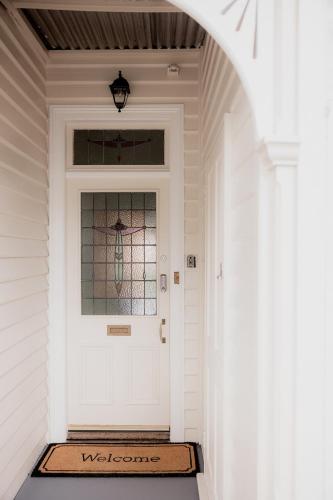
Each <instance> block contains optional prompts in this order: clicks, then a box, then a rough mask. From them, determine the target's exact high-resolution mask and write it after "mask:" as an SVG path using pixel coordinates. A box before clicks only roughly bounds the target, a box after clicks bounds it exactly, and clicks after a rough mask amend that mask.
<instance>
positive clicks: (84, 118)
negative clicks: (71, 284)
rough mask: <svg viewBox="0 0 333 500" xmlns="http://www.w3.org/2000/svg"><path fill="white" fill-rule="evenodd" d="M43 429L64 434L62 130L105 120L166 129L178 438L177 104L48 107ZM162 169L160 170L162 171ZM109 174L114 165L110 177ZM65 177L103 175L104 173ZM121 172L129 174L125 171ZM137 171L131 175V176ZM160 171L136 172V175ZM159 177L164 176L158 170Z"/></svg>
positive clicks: (176, 434) (180, 213) (180, 250)
mask: <svg viewBox="0 0 333 500" xmlns="http://www.w3.org/2000/svg"><path fill="white" fill-rule="evenodd" d="M49 118H50V122H49V363H48V369H49V372H48V385H49V427H48V441H49V442H57V441H58V442H59V441H64V440H66V435H67V424H68V422H67V401H66V400H67V373H66V365H67V332H66V237H65V232H66V176H67V170H66V161H67V157H68V154H67V150H66V143H67V136H68V133H67V131H68V129H69V128H70V127H71V126H72V125H73V122H75V123H80V122H81V123H82V122H86V123H89V122H94V123H96V122H108V126H111V127H112V126H114V127H126V126H129V127H130V126H131V123H132V125H133V123H138V122H140V124H141V126H144V127H147V128H149V127H151V128H156V127H157V126H158V127H161V128H163V129H165V131H166V142H165V143H166V148H167V150H166V159H167V165H168V167H169V170H168V171H169V179H170V184H169V200H170V202H169V221H170V228H172V236H173V238H172V240H173V244H172V246H171V247H170V269H171V270H172V272H173V271H178V272H179V273H180V284H179V285H178V284H174V283H173V280H171V272H170V279H169V290H170V343H169V349H170V351H169V352H170V439H171V440H172V441H174V442H177V441H178V442H181V441H184V277H185V273H184V260H185V259H184V110H183V105H182V104H161V105H144V106H139V105H133V106H127V107H126V110H124V111H123V112H122V113H118V112H117V110H116V109H115V108H114V107H113V106H105V105H101V106H95V105H92V106H90V105H83V106H79V105H68V106H67V105H52V106H50V107H49ZM163 172H165V170H163ZM112 174H113V175H114V169H113V170H112V172H111V175H112ZM70 175H71V176H72V175H78V176H82V177H87V176H91V175H93V176H94V178H96V177H98V178H103V177H104V178H105V177H108V172H107V171H97V172H93V173H92V172H87V171H86V172H78V173H73V172H70ZM127 175H130V173H129V172H128V173H127ZM136 175H137V174H136ZM154 175H157V176H158V175H161V174H160V173H159V172H151V171H150V172H142V176H143V177H144V176H149V177H150V178H151V177H152V176H154ZM162 175H165V173H164V174H162Z"/></svg>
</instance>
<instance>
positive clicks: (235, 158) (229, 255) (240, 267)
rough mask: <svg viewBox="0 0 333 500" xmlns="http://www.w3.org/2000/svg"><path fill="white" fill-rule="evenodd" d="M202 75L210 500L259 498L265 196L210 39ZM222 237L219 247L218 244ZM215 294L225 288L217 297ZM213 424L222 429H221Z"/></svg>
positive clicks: (230, 83) (245, 125)
mask: <svg viewBox="0 0 333 500" xmlns="http://www.w3.org/2000/svg"><path fill="white" fill-rule="evenodd" d="M202 75H203V77H202V81H201V95H203V96H204V98H203V101H202V108H201V109H202V120H201V124H202V147H203V150H202V154H203V167H204V169H205V176H206V186H205V198H206V212H207V213H209V217H207V219H206V225H207V227H206V231H207V234H208V237H207V248H206V270H207V271H206V272H207V276H206V280H207V288H206V294H207V297H208V299H207V311H208V312H207V316H208V319H207V325H208V327H207V332H206V334H205V347H204V351H205V353H206V354H205V362H204V366H205V367H206V368H205V371H206V373H205V377H206V380H207V381H209V382H207V384H206V387H205V401H204V407H205V416H206V418H205V422H206V424H205V429H204V434H205V436H206V442H205V443H204V445H205V446H204V449H205V453H206V455H205V457H204V459H205V474H207V476H208V478H209V479H208V481H207V483H209V482H210V483H211V484H214V485H215V489H214V492H210V493H211V495H212V497H214V498H216V499H218V500H220V499H221V498H225V497H234V498H245V497H246V498H247V499H252V500H253V499H255V498H257V494H258V493H257V482H256V477H257V463H256V454H257V449H256V447H257V414H256V404H257V401H256V391H257V373H256V356H257V353H256V345H257V338H256V336H257V324H256V323H257V318H256V311H257V219H258V214H257V211H258V197H259V196H258V173H257V172H258V165H257V162H256V139H255V126H254V122H253V115H252V112H251V109H250V106H249V103H248V100H247V98H246V96H245V92H244V90H243V88H242V87H241V83H240V82H239V79H238V76H237V74H236V72H235V70H234V68H233V66H232V64H231V63H230V61H229V60H228V59H227V58H226V56H225V54H224V53H223V51H222V50H221V49H220V47H219V46H218V45H217V44H216V43H215V42H214V40H213V39H212V38H210V37H209V38H208V40H207V44H206V47H205V50H204V53H203V57H202ZM218 183H219V184H218ZM216 185H218V189H216ZM212 200H213V201H212ZM216 221H218V224H216ZM216 232H218V236H217V237H216V240H217V241H214V238H215V234H216ZM210 235H211V239H210V238H209V236H210ZM211 240H213V241H212V243H211V244H210V242H211ZM221 261H222V262H221ZM220 265H221V266H222V267H220ZM219 269H220V270H221V271H223V274H222V275H221V277H222V276H223V279H222V280H221V281H220V282H219V283H220V284H221V287H220V288H218V285H216V283H217V281H216V275H217V274H218V270H219ZM214 289H215V290H216V289H218V290H219V291H218V294H216V296H215V295H214ZM212 290H213V292H212ZM215 297H216V298H217V300H218V306H217V310H218V311H221V312H220V313H219V314H217V315H216V316H217V317H215V311H214V306H213V307H212V306H210V304H211V303H215V301H214V299H215ZM209 311H211V314H209ZM210 316H212V317H213V319H212V320H211V318H210ZM209 327H210V328H209ZM215 422H219V423H221V425H218V426H216V425H215ZM230 457H232V459H230ZM239 466H241V467H242V470H243V475H242V481H238V479H237V477H238V473H237V471H238V469H239Z"/></svg>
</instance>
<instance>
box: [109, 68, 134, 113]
mask: <svg viewBox="0 0 333 500" xmlns="http://www.w3.org/2000/svg"><path fill="white" fill-rule="evenodd" d="M109 87H110V91H111V94H112V97H113V101H114V104H115V106H116V108H117V109H118V112H119V113H120V112H121V110H122V109H123V108H124V107H125V106H126V103H127V98H128V96H129V94H130V93H131V92H130V87H129V83H128V81H127V80H126V79H125V78H124V77H123V76H122V75H121V71H119V76H118V78H116V79H115V80H114V82H113V83H111V85H109Z"/></svg>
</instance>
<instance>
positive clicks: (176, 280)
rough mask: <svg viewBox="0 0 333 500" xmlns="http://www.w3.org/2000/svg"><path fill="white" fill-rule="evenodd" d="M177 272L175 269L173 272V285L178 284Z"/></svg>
mask: <svg viewBox="0 0 333 500" xmlns="http://www.w3.org/2000/svg"><path fill="white" fill-rule="evenodd" d="M179 281H180V280H179V272H178V271H175V272H174V273H173V282H174V284H175V285H179Z"/></svg>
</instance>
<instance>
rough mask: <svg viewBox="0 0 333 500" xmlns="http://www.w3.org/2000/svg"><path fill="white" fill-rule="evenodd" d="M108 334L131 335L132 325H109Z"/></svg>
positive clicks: (115, 335)
mask: <svg viewBox="0 0 333 500" xmlns="http://www.w3.org/2000/svg"><path fill="white" fill-rule="evenodd" d="M106 328H107V335H108V336H111V337H130V336H131V325H107V327H106Z"/></svg>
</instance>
